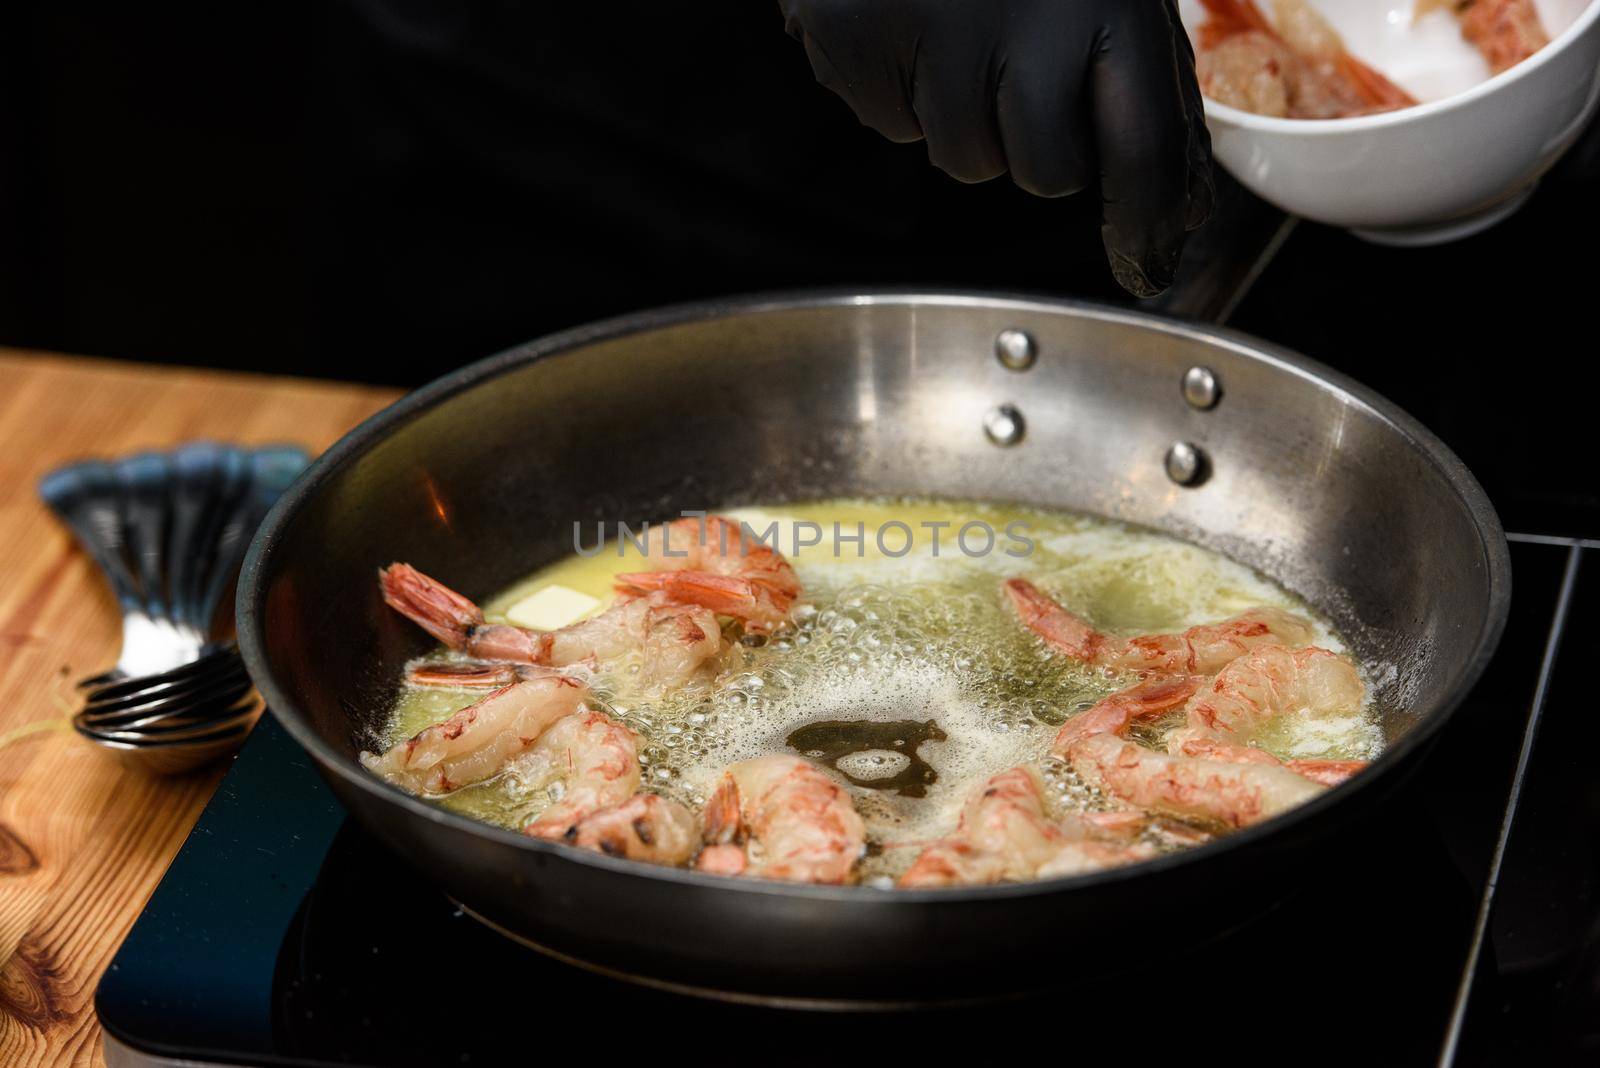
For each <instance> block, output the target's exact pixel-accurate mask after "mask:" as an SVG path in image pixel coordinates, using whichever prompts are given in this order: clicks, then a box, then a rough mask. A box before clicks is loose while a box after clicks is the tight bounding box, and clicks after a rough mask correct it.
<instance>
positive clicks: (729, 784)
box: [703, 775, 744, 846]
mask: <svg viewBox="0 0 1600 1068" xmlns="http://www.w3.org/2000/svg"><path fill="white" fill-rule="evenodd" d="M703 819H704V820H705V840H706V844H707V845H709V846H721V845H735V844H738V843H740V842H742V841H743V838H744V819H743V817H742V816H741V815H740V813H739V784H738V783H737V782H735V781H734V778H733V776H732V775H724V776H723V777H722V781H721V782H720V783H718V784H717V789H716V792H715V793H713V794H712V795H711V798H710V800H708V801H707V802H706V807H705V814H704V816H703Z"/></svg>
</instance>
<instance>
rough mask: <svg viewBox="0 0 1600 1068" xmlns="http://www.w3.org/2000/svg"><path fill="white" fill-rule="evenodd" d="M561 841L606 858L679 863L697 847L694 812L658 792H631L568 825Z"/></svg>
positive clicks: (697, 832) (698, 839)
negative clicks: (615, 803) (620, 800)
mask: <svg viewBox="0 0 1600 1068" xmlns="http://www.w3.org/2000/svg"><path fill="white" fill-rule="evenodd" d="M561 840H562V841H564V842H566V843H568V844H569V845H575V846H577V847H578V848H580V849H592V850H594V851H595V852H597V853H604V854H606V855H607V856H609V857H626V858H627V859H629V860H642V861H647V862H649V863H652V864H682V863H683V862H684V861H686V860H688V859H689V858H690V857H692V856H693V855H694V852H695V850H696V849H698V848H699V847H700V826H699V823H698V822H697V821H696V820H695V818H694V814H693V813H691V812H690V811H689V810H688V809H686V808H684V807H683V806H682V805H680V804H678V803H677V802H676V801H669V800H668V799H667V798H665V797H661V796H659V795H658V794H634V795H633V796H632V797H630V798H628V800H626V801H624V802H622V803H621V804H620V805H612V806H610V807H609V808H603V809H600V810H599V811H598V812H593V813H591V814H589V815H588V816H585V817H584V818H583V819H581V820H579V821H578V822H577V823H575V824H573V825H572V827H570V828H569V829H568V830H567V832H566V834H565V835H564V836H563V837H562V839H561Z"/></svg>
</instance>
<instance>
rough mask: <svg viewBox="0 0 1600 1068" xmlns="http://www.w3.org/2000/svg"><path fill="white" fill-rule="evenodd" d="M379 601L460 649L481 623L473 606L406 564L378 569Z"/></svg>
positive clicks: (480, 616)
mask: <svg viewBox="0 0 1600 1068" xmlns="http://www.w3.org/2000/svg"><path fill="white" fill-rule="evenodd" d="M378 585H379V588H380V589H382V591H383V602H384V604H387V605H388V606H389V607H390V608H393V609H394V610H395V611H396V612H399V613H400V614H401V615H403V616H405V617H406V618H407V619H409V620H411V622H413V623H415V624H416V625H417V626H419V627H421V628H422V629H423V630H425V631H427V632H428V633H429V634H431V635H433V636H434V637H435V638H437V639H439V641H441V642H443V643H444V644H446V645H448V646H449V647H450V648H452V649H463V648H465V647H466V644H467V637H468V635H470V634H471V633H472V630H473V628H474V627H478V626H481V625H482V624H483V612H482V611H481V610H480V609H479V608H478V606H477V605H475V604H473V603H472V602H471V601H469V600H468V599H467V598H465V597H463V596H461V594H459V593H457V592H456V591H455V590H452V589H451V588H450V587H448V586H446V585H445V584H444V583H442V582H440V581H438V580H437V579H432V578H429V577H428V576H427V575H424V574H423V573H422V572H420V571H418V570H417V569H416V568H414V567H412V566H411V565H410V564H401V563H394V564H390V565H389V566H388V567H385V568H381V569H380V570H379V571H378Z"/></svg>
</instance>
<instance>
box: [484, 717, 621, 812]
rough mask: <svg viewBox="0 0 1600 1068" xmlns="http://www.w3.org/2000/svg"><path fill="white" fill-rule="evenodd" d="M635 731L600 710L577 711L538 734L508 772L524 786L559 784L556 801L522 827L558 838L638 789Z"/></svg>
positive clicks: (619, 802)
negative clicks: (586, 818)
mask: <svg viewBox="0 0 1600 1068" xmlns="http://www.w3.org/2000/svg"><path fill="white" fill-rule="evenodd" d="M637 743H638V736H637V735H635V734H634V733H633V732H632V731H630V730H629V729H628V728H626V727H624V726H622V725H621V724H619V723H617V722H616V721H615V720H613V719H612V718H611V717H610V716H607V715H605V714H604V713H602V712H587V711H584V712H575V713H573V714H572V715H570V716H567V717H565V718H563V719H560V720H558V721H556V722H555V723H554V724H552V725H551V726H550V728H549V729H548V730H546V731H545V732H544V733H543V734H541V735H540V736H539V738H538V740H537V741H536V742H535V743H534V744H533V746H532V748H530V749H529V751H528V755H527V756H526V757H525V758H521V759H519V760H518V761H517V763H516V765H515V766H514V767H513V768H512V771H511V774H513V775H514V776H516V777H517V778H518V779H520V780H522V785H523V787H524V788H528V787H537V786H544V785H549V784H553V783H559V784H560V789H561V797H560V800H558V801H556V802H555V803H554V804H552V805H550V806H549V807H547V808H546V809H545V810H544V811H543V812H541V813H539V816H538V818H537V819H535V820H534V821H533V822H532V823H530V824H528V826H527V827H525V828H523V830H524V832H525V833H527V834H530V835H532V836H533V837H535V838H562V837H564V836H566V835H567V834H568V832H570V831H572V829H573V828H574V827H575V826H577V824H578V823H579V822H580V821H581V820H583V819H584V818H585V817H587V816H590V815H592V814H594V813H595V812H598V811H599V810H600V809H603V808H608V807H610V806H612V805H618V804H621V803H622V802H624V801H626V800H627V799H628V798H630V797H632V796H633V795H634V794H635V793H636V792H637V791H638V789H639V751H638V744H637Z"/></svg>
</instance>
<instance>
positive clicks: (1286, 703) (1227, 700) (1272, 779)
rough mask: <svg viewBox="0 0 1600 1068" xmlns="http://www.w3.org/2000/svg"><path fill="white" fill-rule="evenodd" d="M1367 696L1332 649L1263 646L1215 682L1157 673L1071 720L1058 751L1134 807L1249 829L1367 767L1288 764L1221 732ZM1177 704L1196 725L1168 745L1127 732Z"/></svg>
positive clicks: (1343, 707) (1349, 708)
mask: <svg viewBox="0 0 1600 1068" xmlns="http://www.w3.org/2000/svg"><path fill="white" fill-rule="evenodd" d="M1235 665H1238V667H1237V668H1236V667H1235ZM1346 668H1348V675H1347V674H1346V671H1345V669H1346ZM1274 683H1276V684H1278V686H1279V688H1277V689H1275V688H1273V687H1274ZM1352 683H1353V686H1354V689H1353V690H1352V689H1350V688H1349V687H1350V685H1351V684H1352ZM1364 695H1365V688H1364V687H1363V686H1362V684H1361V680H1360V677H1359V676H1358V675H1356V674H1355V671H1354V668H1353V667H1349V665H1348V662H1346V661H1344V660H1343V659H1342V658H1340V657H1338V656H1336V655H1335V654H1333V653H1330V652H1328V651H1327V650H1324V649H1301V650H1288V649H1283V648H1282V647H1280V646H1264V647H1261V648H1260V649H1257V650H1255V651H1254V652H1252V653H1251V654H1249V656H1247V657H1244V658H1241V659H1239V660H1235V661H1234V662H1233V664H1230V665H1228V666H1227V667H1225V668H1224V669H1223V672H1222V674H1220V675H1218V676H1217V678H1216V679H1212V680H1207V679H1199V678H1196V677H1194V676H1181V677H1176V678H1156V679H1152V680H1147V681H1145V682H1141V683H1139V684H1137V685H1135V686H1132V687H1130V688H1129V689H1127V690H1124V691H1122V692H1120V693H1116V694H1113V695H1111V696H1110V697H1108V698H1106V699H1105V700H1103V701H1101V702H1100V703H1099V704H1097V705H1095V706H1094V707H1093V708H1091V709H1089V710H1088V711H1087V712H1084V713H1082V714H1081V715H1079V716H1076V717H1074V718H1072V719H1069V720H1068V721H1067V722H1066V724H1064V725H1063V726H1062V728H1061V730H1060V731H1059V732H1058V733H1057V735H1056V740H1055V744H1054V746H1053V747H1052V751H1053V752H1054V753H1055V755H1057V756H1058V757H1060V758H1061V759H1063V760H1065V761H1067V763H1069V764H1070V765H1071V766H1072V768H1073V770H1075V771H1076V772H1077V773H1078V774H1079V775H1080V776H1081V777H1082V778H1084V779H1085V780H1086V781H1088V782H1091V783H1094V784H1095V785H1097V786H1099V787H1100V788H1101V789H1102V790H1104V791H1105V792H1106V793H1107V794H1109V795H1111V796H1113V797H1115V798H1117V799H1118V800H1120V801H1123V802H1125V803H1127V804H1130V805H1136V806H1138V807H1140V808H1149V809H1154V810H1157V811H1160V812H1167V813H1171V814H1173V815H1177V816H1182V817H1190V818H1199V819H1204V820H1208V821H1214V822H1218V823H1223V824H1227V825H1229V826H1233V827H1244V826H1248V825H1249V824H1252V823H1257V822H1260V821H1261V820H1263V819H1267V818H1269V817H1271V816H1274V815H1277V814H1278V813H1279V812H1283V811H1285V810H1286V809H1288V808H1292V807H1293V806H1294V805H1297V804H1299V803H1301V802H1302V801H1304V800H1306V799H1307V798H1309V797H1312V796H1315V795H1316V794H1317V793H1318V792H1320V791H1321V790H1322V789H1323V788H1324V787H1325V786H1326V785H1332V784H1334V783H1337V782H1340V781H1343V779H1344V778H1348V777H1349V775H1350V774H1353V773H1354V772H1355V771H1356V770H1359V768H1360V766H1361V765H1360V763H1359V762H1352V761H1321V760H1319V761H1293V760H1291V761H1287V762H1285V761H1280V760H1279V759H1278V758H1276V757H1274V756H1272V755H1271V754H1270V753H1267V752H1265V751H1264V750H1259V749H1254V748H1252V747H1249V746H1245V745H1240V744H1235V743H1231V742H1226V741H1219V739H1222V738H1227V737H1235V738H1236V737H1242V736H1243V734H1242V732H1243V730H1244V729H1245V728H1246V727H1247V726H1248V727H1259V726H1260V725H1263V724H1265V723H1266V722H1267V721H1268V720H1270V719H1271V718H1273V717H1275V716H1278V715H1285V714H1297V713H1304V712H1306V711H1308V710H1309V709H1316V710H1317V711H1321V712H1329V711H1334V710H1337V711H1340V712H1344V713H1349V712H1353V711H1355V710H1358V709H1359V708H1360V704H1361V701H1362V699H1363V697H1364ZM1352 699H1353V701H1354V704H1353V705H1352V704H1351V703H1350V702H1351V701H1352ZM1178 708H1183V709H1185V714H1186V716H1187V717H1188V722H1189V726H1187V727H1184V728H1181V729H1180V730H1177V731H1174V732H1172V735H1171V739H1172V740H1171V742H1170V743H1169V752H1167V753H1157V752H1155V751H1154V750H1150V749H1146V748H1145V747H1144V746H1141V745H1139V744H1138V743H1136V742H1132V741H1129V740H1127V739H1125V738H1124V737H1123V734H1124V732H1126V731H1127V729H1128V728H1129V726H1131V725H1132V724H1133V723H1134V722H1135V721H1137V720H1140V719H1153V718H1156V717H1159V716H1162V715H1164V714H1166V713H1167V712H1170V711H1174V710H1176V709H1178ZM1196 724H1201V725H1204V724H1213V725H1217V724H1221V725H1226V726H1227V728H1228V730H1229V731H1231V732H1232V733H1228V732H1227V731H1218V730H1216V729H1215V726H1213V727H1208V728H1205V729H1206V731H1207V733H1204V734H1201V733H1199V731H1197V729H1196Z"/></svg>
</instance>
